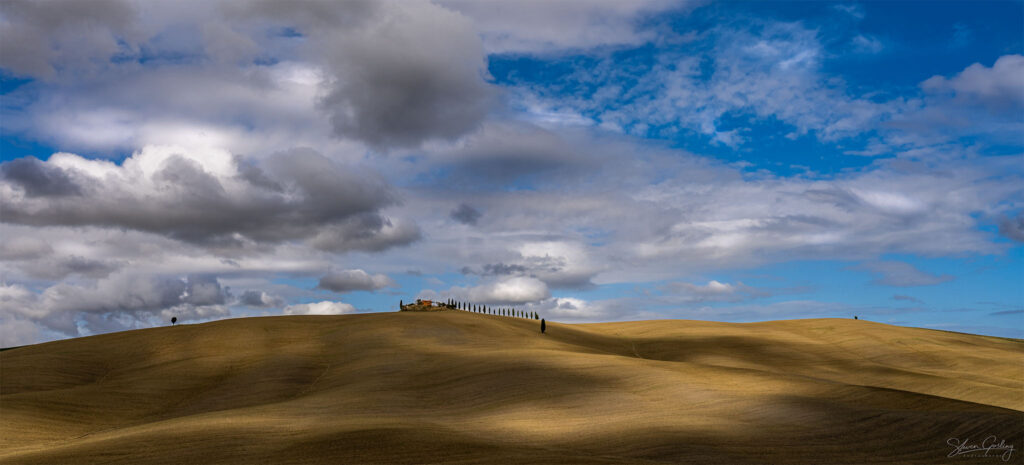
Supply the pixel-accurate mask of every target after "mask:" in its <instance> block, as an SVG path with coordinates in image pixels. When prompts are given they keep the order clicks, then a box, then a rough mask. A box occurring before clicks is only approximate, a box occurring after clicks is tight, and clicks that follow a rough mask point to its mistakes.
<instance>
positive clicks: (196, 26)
mask: <svg viewBox="0 0 1024 465" xmlns="http://www.w3.org/2000/svg"><path fill="white" fill-rule="evenodd" d="M179 3H180V2H175V3H173V4H172V3H171V2H166V3H165V2H135V1H128V0H123V1H122V0H109V1H79V2H46V3H20V2H5V3H3V4H2V5H0V43H2V44H4V45H3V48H2V50H0V52H2V53H0V93H2V100H0V235H2V237H3V241H2V244H0V273H2V278H3V279H2V281H3V282H2V286H3V287H2V288H0V328H2V330H0V345H3V346H11V345H19V344H26V343H33V342H40V341H45V340H52V339H58V338H66V337H75V336H81V335H88V334H96V333H101V332H109V331H117V330H124V329H131V328H142V327H149V326H154V325H162V324H166V321H168V320H169V319H170V318H171V317H172V316H176V317H178V319H179V320H181V321H184V322H200V321H208V320H213V319H219V318H228V317H238V316H252V315H280V314H311V313H333V314H337V313H351V312H374V311H393V310H395V309H396V308H397V304H398V301H399V299H403V300H406V301H409V300H412V299H415V298H435V299H442V300H443V299H448V298H454V299H457V300H463V301H466V300H469V301H473V302H477V303H480V304H487V305H493V306H516V307H518V308H522V309H526V310H532V311H537V312H538V313H540V314H541V315H542V316H545V317H547V318H549V319H552V320H556V321H565V322H592V321H618V320H635V319H657V318H683V319H705V320H718V321H736V322H746V321H762V320H772V319H792V318H817V317H842V318H852V317H853V316H854V315H857V316H858V317H860V318H863V319H869V320H874V321H881V322H887V323H892V324H899V325H907V326H918V327H926V328H935V329H943V330H951V331H965V332H971V333H979V334H989V335H998V336H1009V337H1018V338H1020V337H1024V295H1022V292H1024V291H1022V289H1024V248H1022V247H1021V244H1022V241H1024V213H1022V212H1024V205H1022V201H1024V188H1022V187H1021V186H1022V185H1024V182H1022V181H1024V180H1022V177H1024V157H1022V151H1024V137H1022V136H1021V134H1024V131H1022V129H1024V78H1022V77H1021V76H1024V56H1022V55H1024V30H1022V24H1024V3H1022V2H1009V1H1002V2H865V3H856V2H842V3H839V2H684V1H664V0H650V1H636V2H601V1H594V2H540V1H538V2H530V1H528V2H520V3H516V4H506V3H500V2H473V1H461V0H450V1H436V2H427V1H403V2H373V3H369V4H360V3H352V2H348V3H338V2H318V1H309V2H304V3H288V2H263V3H260V2H254V3H235V2H194V3H192V4H190V5H188V7H187V8H181V7H180V5H179Z"/></svg>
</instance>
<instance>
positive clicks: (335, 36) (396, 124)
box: [318, 2, 494, 147]
mask: <svg viewBox="0 0 1024 465" xmlns="http://www.w3.org/2000/svg"><path fill="white" fill-rule="evenodd" d="M329 28H330V29H329V31H324V32H322V33H320V34H318V35H319V36H320V38H321V40H323V41H324V42H325V43H324V44H323V45H324V46H325V47H324V49H325V50H329V51H330V52H329V53H328V56H327V63H328V67H329V69H331V71H332V72H333V75H334V78H333V79H332V80H331V83H330V84H329V85H328V90H327V93H326V95H325V96H324V98H323V100H322V102H321V105H322V107H323V109H324V110H326V111H327V113H328V114H329V116H330V121H331V124H332V125H333V127H334V130H335V132H336V133H337V134H338V135H341V136H344V137H352V138H355V139H359V140H362V141H364V142H367V143H369V144H371V145H375V146H379V147H410V146H417V145H419V144H420V143H421V142H423V141H426V140H429V139H434V138H442V139H451V138H455V137H458V136H461V135H463V134H466V133H468V132H470V131H471V130H473V129H474V128H476V127H477V126H478V125H479V124H480V121H481V120H482V119H483V117H484V116H485V115H486V114H487V112H488V111H489V109H490V106H491V104H492V101H493V96H494V90H493V89H492V88H491V86H490V85H489V84H487V83H486V82H485V81H484V80H483V76H485V75H486V73H487V64H486V60H485V56H484V51H483V46H482V44H481V42H480V38H479V37H478V35H477V32H476V30H475V29H474V27H473V24H472V23H471V22H470V21H469V20H468V19H467V18H465V17H464V16H462V15H459V14H458V13H454V12H452V11H449V10H446V9H444V8H441V7H438V6H436V5H433V4H430V3H420V2H415V3H414V2H397V3H390V2H385V3H381V4H380V5H378V11H375V12H374V13H372V14H371V15H370V18H369V19H368V20H366V21H364V22H362V23H361V24H359V25H357V26H355V27H351V28H336V27H335V26H333V25H331V26H329Z"/></svg>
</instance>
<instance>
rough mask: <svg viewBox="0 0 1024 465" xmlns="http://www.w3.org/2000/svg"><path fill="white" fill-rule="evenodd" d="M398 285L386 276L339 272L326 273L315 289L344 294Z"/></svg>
mask: <svg viewBox="0 0 1024 465" xmlns="http://www.w3.org/2000/svg"><path fill="white" fill-rule="evenodd" d="M397 286H398V284H397V283H395V281H394V280H393V279H391V278H389V277H387V275H383V274H374V275H371V274H369V273H367V272H365V271H363V270H340V271H332V272H330V273H327V275H326V276H324V277H322V278H320V284H318V285H317V287H319V288H321V289H327V290H330V291H334V292H338V293H344V292H352V291H376V290H378V289H384V288H386V287H397Z"/></svg>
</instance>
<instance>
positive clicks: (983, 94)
mask: <svg viewBox="0 0 1024 465" xmlns="http://www.w3.org/2000/svg"><path fill="white" fill-rule="evenodd" d="M1022 75H1024V56H1022V55H1003V56H1001V57H999V59H998V60H996V62H995V63H994V64H993V65H992V66H991V67H986V66H984V65H982V64H981V63H975V64H973V65H970V66H968V67H967V68H965V69H964V70H963V71H961V72H960V73H958V74H957V75H956V76H953V77H952V78H946V77H943V76H932V77H931V78H930V79H928V80H926V81H924V82H922V83H921V87H922V88H923V89H924V90H926V91H930V92H950V93H953V94H954V96H955V98H957V99H960V100H962V101H966V102H980V103H982V104H984V105H986V106H988V107H989V108H992V109H999V110H1007V109H1010V110H1019V109H1020V108H1022V107H1024V79H1021V76H1022Z"/></svg>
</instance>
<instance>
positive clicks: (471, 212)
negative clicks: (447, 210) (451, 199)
mask: <svg viewBox="0 0 1024 465" xmlns="http://www.w3.org/2000/svg"><path fill="white" fill-rule="evenodd" d="M449 216H450V217H451V218H452V219H453V220H455V221H458V222H459V223H462V224H469V225H475V224H476V221H477V220H479V219H480V217H481V216H483V213H480V210H477V209H475V208H473V207H471V206H469V205H466V204H464V203H460V204H459V206H458V207H457V208H455V209H454V210H452V212H451V214H450V215H449Z"/></svg>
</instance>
